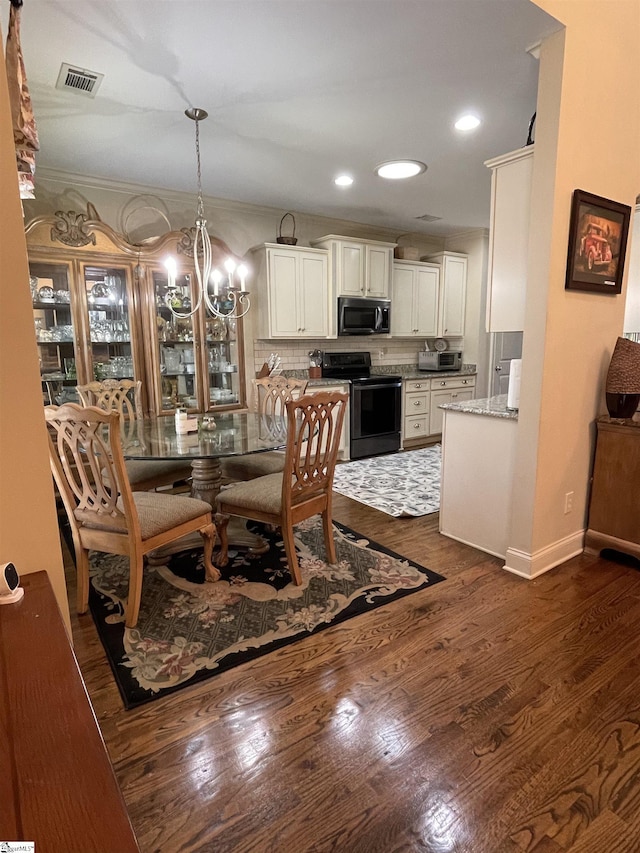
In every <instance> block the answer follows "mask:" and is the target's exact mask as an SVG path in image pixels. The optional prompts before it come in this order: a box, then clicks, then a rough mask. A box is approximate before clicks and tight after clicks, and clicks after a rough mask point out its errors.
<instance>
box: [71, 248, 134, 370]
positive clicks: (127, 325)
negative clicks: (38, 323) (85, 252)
mask: <svg viewBox="0 0 640 853" xmlns="http://www.w3.org/2000/svg"><path fill="white" fill-rule="evenodd" d="M82 274H83V279H84V288H85V295H86V305H87V328H88V331H89V335H88V338H89V345H90V346H89V352H88V354H87V357H88V365H87V370H88V372H89V373H90V378H92V379H97V380H102V379H134V378H137V377H138V375H139V374H140V373H141V371H139V370H137V369H136V358H135V350H134V334H133V333H132V319H131V301H130V296H129V287H128V279H129V275H130V271H129V269H128V268H125V267H106V266H93V265H89V264H85V265H83V267H82Z"/></svg>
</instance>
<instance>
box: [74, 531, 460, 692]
mask: <svg viewBox="0 0 640 853" xmlns="http://www.w3.org/2000/svg"><path fill="white" fill-rule="evenodd" d="M252 529H254V530H255V531H256V532H259V533H260V535H261V536H264V538H265V539H267V540H268V542H269V545H270V548H269V550H268V551H267V552H266V553H265V554H263V555H262V556H260V557H257V558H256V557H252V558H248V556H247V552H246V550H243V549H236V550H233V551H230V557H231V559H230V562H229V565H228V566H227V567H226V569H224V570H223V580H221V581H219V582H218V583H206V582H205V580H204V567H203V565H202V551H201V550H200V551H191V552H185V553H182V554H179V555H176V556H174V557H172V559H171V562H170V563H169V565H168V566H162V567H155V568H154V567H150V566H148V567H146V568H145V575H144V582H143V585H142V601H141V606H140V618H139V620H138V624H137V626H136V627H135V628H126V627H125V625H124V615H123V614H124V603H125V601H126V596H127V587H128V560H127V559H126V558H123V557H118V556H114V555H111V554H103V553H98V552H92V554H91V586H90V598H89V604H90V608H91V613H92V614H93V618H94V620H95V622H96V625H97V628H98V633H99V635H100V638H101V640H102V643H103V645H104V648H105V650H106V653H107V657H108V659H109V663H110V665H111V669H112V670H113V674H114V676H115V679H116V682H117V684H118V688H119V690H120V693H121V695H122V699H123V702H124V704H125V707H126V708H133V707H135V706H137V705H141V704H142V703H144V702H148V701H150V700H151V699H154V698H157V697H159V696H165V695H167V694H168V693H170V692H172V691H174V690H177V689H179V688H182V687H185V686H186V685H190V684H195V683H196V682H199V681H202V680H203V679H206V678H209V677H211V676H213V675H215V674H216V673H219V672H223V671H224V670H227V669H230V668H231V667H233V666H237V665H238V664H241V663H244V662H245V661H249V660H252V659H253V658H256V657H258V656H259V655H263V654H266V653H267V652H271V651H273V650H275V649H278V648H280V647H281V646H284V645H286V644H288V643H291V642H293V641H295V640H298V639H301V638H302V637H306V636H308V635H309V634H315V633H317V632H318V631H321V630H322V629H324V628H328V627H330V626H331V625H335V624H336V623H338V622H341V621H344V620H345V619H350V618H351V617H353V616H357V615H358V614H360V613H364V612H365V611H367V610H371V609H373V608H375V607H379V606H380V605H382V604H386V603H387V602H389V601H393V600H394V599H397V598H400V597H402V596H405V595H408V594H410V593H413V592H416V591H418V590H420V589H424V588H425V587H428V586H432V585H433V584H435V583H437V582H438V581H441V580H444V578H443V577H442V576H441V575H438V574H436V573H435V572H432V571H429V570H428V569H425V568H423V567H422V566H418V565H417V564H416V563H413V562H411V561H410V560H406V559H405V558H404V557H401V556H400V555H398V554H395V553H393V552H392V551H389V550H387V549H386V548H384V547H382V546H381V545H378V544H376V543H375V542H372V541H370V540H368V539H365V538H364V537H363V536H361V535H360V534H359V533H355V532H354V531H353V530H350V529H349V528H348V527H343V526H342V525H341V524H337V523H334V532H335V542H336V551H337V557H338V562H337V564H336V565H334V566H331V565H329V564H328V563H327V562H326V561H325V550H324V540H323V536H322V524H321V522H320V519H319V517H315V518H312V519H309V520H307V521H305V522H302V523H301V524H298V525H297V526H296V528H295V541H296V548H297V549H298V556H299V559H300V566H301V569H302V576H303V583H302V586H295V585H294V584H293V583H291V580H290V576H289V571H288V569H287V563H286V557H285V552H284V546H283V543H282V538H281V537H280V535H279V533H278V532H271V531H269V530H268V529H267V528H265V527H264V526H262V525H257V524H256V525H252Z"/></svg>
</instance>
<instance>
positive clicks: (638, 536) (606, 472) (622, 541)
mask: <svg viewBox="0 0 640 853" xmlns="http://www.w3.org/2000/svg"><path fill="white" fill-rule="evenodd" d="M597 428H598V437H597V443H596V458H595V465H594V470H593V484H592V487H591V500H590V503H589V524H588V529H587V533H586V537H585V552H586V553H588V554H599V553H600V551H601V550H602V549H603V548H612V549H614V550H615V551H622V552H623V553H625V554H631V555H632V556H633V557H638V558H640V489H638V483H639V482H640V422H636V421H621V420H614V419H612V418H609V417H606V416H605V417H601V418H599V419H598V422H597Z"/></svg>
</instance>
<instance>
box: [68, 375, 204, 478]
mask: <svg viewBox="0 0 640 853" xmlns="http://www.w3.org/2000/svg"><path fill="white" fill-rule="evenodd" d="M77 390H78V395H79V396H80V400H81V402H82V403H83V405H85V406H98V407H99V408H101V409H104V410H105V411H108V412H111V411H115V412H118V413H119V414H120V416H121V418H122V421H121V423H122V425H123V427H124V430H125V435H126V437H128V438H134V434H135V424H136V421H138V420H139V419H140V418H142V382H141V381H140V380H137V381H134V380H133V379H103V380H102V381H101V382H89V383H87V384H86V385H78V386H77ZM125 467H126V469H127V475H128V477H129V483H130V484H131V488H132V489H134V490H135V491H140V492H145V491H149V490H151V489H157V488H158V487H159V486H175V485H177V484H178V483H181V482H183V481H186V480H189V479H190V477H191V465H190V464H188V463H186V462H182V461H180V460H178V461H176V460H175V459H161V460H155V459H150V460H146V459H145V460H134V459H127V460H126V461H125Z"/></svg>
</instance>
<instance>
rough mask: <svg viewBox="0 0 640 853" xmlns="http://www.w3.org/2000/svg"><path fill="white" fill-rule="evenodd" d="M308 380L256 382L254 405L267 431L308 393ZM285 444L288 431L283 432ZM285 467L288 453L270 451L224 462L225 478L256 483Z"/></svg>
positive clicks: (263, 379)
mask: <svg viewBox="0 0 640 853" xmlns="http://www.w3.org/2000/svg"><path fill="white" fill-rule="evenodd" d="M307 383H308V380H307V379H293V378H290V379H289V378H287V377H285V376H280V375H278V376H263V377H260V378H259V379H254V380H253V387H254V404H255V407H256V410H257V412H258V413H259V414H260V415H262V417H263V418H264V423H265V429H267V428H269V426H270V425H271V428H273V427H272V425H273V424H275V423H278V422H279V419H280V418H283V417H284V416H285V415H286V408H285V406H286V404H287V403H288V401H289V400H296V399H298V398H299V397H301V396H302V395H303V394H304V392H305V391H306V390H307ZM282 439H283V443H284V441H285V439H286V428H283V431H282ZM283 468H284V452H283V451H282V450H267V451H265V452H264V453H250V454H248V455H246V456H234V457H231V458H229V459H225V460H223V462H222V476H223V477H225V479H227V480H253V479H255V478H256V477H263V476H264V475H265V474H277V473H279V472H280V471H282V469H283Z"/></svg>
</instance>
